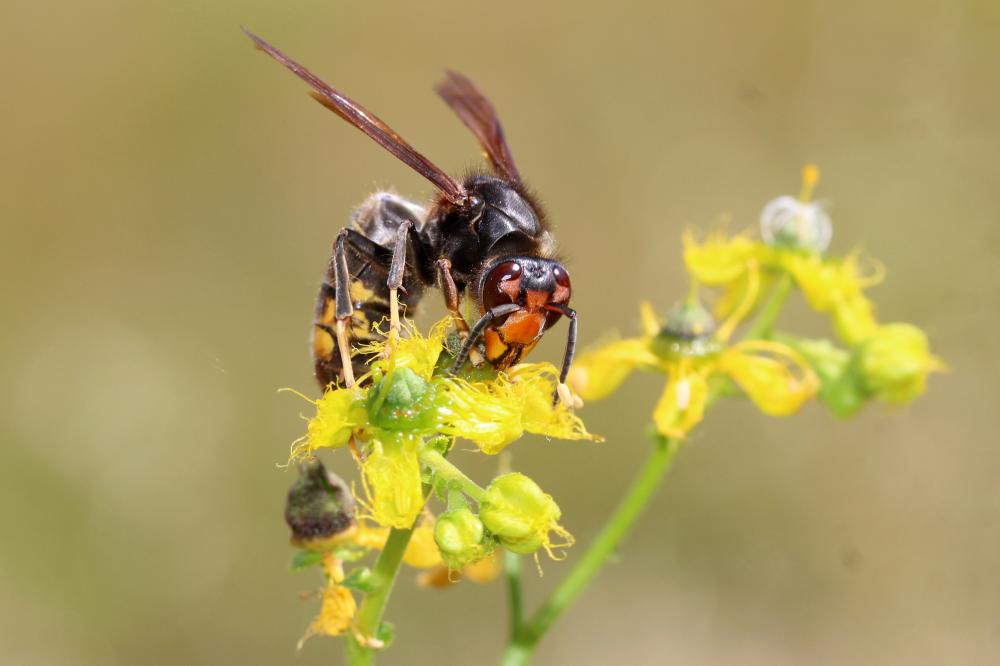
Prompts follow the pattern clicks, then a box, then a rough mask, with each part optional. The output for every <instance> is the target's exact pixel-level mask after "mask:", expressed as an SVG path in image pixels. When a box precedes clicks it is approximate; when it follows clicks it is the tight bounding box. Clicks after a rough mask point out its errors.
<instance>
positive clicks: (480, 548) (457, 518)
mask: <svg viewBox="0 0 1000 666" xmlns="http://www.w3.org/2000/svg"><path fill="white" fill-rule="evenodd" d="M485 534H486V530H485V529H484V527H483V521H481V520H480V519H479V516H477V515H476V514H474V513H472V511H471V510H470V509H469V508H468V507H467V506H466V507H461V508H458V509H449V510H447V511H445V512H444V513H442V514H441V515H440V516H438V519H437V525H435V526H434V542H435V543H436V544H437V547H438V550H439V551H440V552H441V559H442V560H444V563H445V565H446V566H447V567H448V568H449V569H461V568H462V567H464V566H465V565H466V564H471V563H473V562H477V561H479V560H481V559H483V558H484V557H486V556H487V555H488V554H489V551H490V548H489V547H488V546H489V544H488V543H484V541H483V537H484V536H485Z"/></svg>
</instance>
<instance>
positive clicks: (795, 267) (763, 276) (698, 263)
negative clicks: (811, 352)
mask: <svg viewBox="0 0 1000 666" xmlns="http://www.w3.org/2000/svg"><path fill="white" fill-rule="evenodd" d="M818 180H819V171H818V170H817V169H816V167H815V166H813V165H807V166H806V167H805V168H804V169H803V177H802V192H801V193H800V194H799V198H798V199H796V198H794V197H790V196H782V197H778V198H777V199H775V200H773V201H771V202H770V203H768V204H767V205H766V206H765V207H764V210H763V212H762V213H761V222H760V224H761V234H762V236H763V238H764V240H763V241H754V240H752V239H751V238H750V237H749V236H748V235H747V234H740V235H737V236H733V237H726V236H725V235H723V234H720V233H713V234H710V235H709V236H708V237H707V238H705V240H703V241H701V242H698V241H696V240H695V239H694V237H693V236H692V235H691V234H690V233H687V234H685V236H684V261H685V263H686V265H687V269H688V272H689V273H690V274H691V276H692V277H693V278H694V279H695V280H697V281H698V282H700V283H702V284H705V285H708V286H712V287H719V288H721V289H723V296H722V298H720V299H719V301H718V302H717V303H716V308H715V312H716V314H717V315H719V316H728V315H730V314H731V313H732V312H733V311H734V310H735V308H736V307H737V304H738V303H741V302H744V301H745V299H746V295H747V292H748V291H751V287H750V285H749V282H750V281H752V280H753V279H754V273H755V272H758V271H759V272H760V275H758V276H757V277H758V279H759V280H760V281H761V282H763V283H764V284H765V285H766V284H767V283H769V282H770V281H771V280H773V279H774V277H776V276H777V275H780V274H782V273H787V274H788V275H790V276H791V277H792V279H793V280H794V281H795V284H796V286H798V288H799V290H800V291H801V292H802V295H803V297H804V298H805V300H806V302H807V303H808V304H809V307H811V308H812V309H814V310H816V311H817V312H822V313H828V314H829V315H830V316H831V318H832V320H833V325H834V330H835V331H836V332H837V335H838V337H840V338H841V340H843V341H844V342H845V343H847V344H849V345H856V344H858V343H860V342H863V341H864V340H866V339H867V338H869V337H870V336H871V335H873V334H874V333H875V331H876V330H877V329H878V323H877V322H876V319H875V308H874V305H873V304H872V303H871V301H870V300H869V299H868V298H867V297H866V296H865V294H864V290H865V289H867V288H869V287H871V286H873V285H875V284H878V283H879V282H881V280H882V278H883V275H884V271H883V269H882V267H881V265H880V264H877V263H874V266H873V270H872V271H871V272H870V273H868V274H866V273H865V272H863V271H862V269H861V266H860V262H859V258H858V255H857V253H851V254H849V255H847V256H846V257H841V258H836V257H825V256H824V255H823V252H824V251H825V250H826V248H827V246H828V245H829V243H830V237H831V233H832V232H831V226H830V219H829V216H828V215H827V214H826V212H825V211H824V210H823V207H822V205H820V204H819V203H815V202H811V201H810V198H811V195H812V190H813V188H814V187H815V185H816V183H817V181H818ZM765 292H766V290H765V289H762V290H759V291H758V292H757V295H760V294H763V293H765ZM755 305H756V298H755V299H754V300H753V302H752V303H751V309H752V307H753V306H755Z"/></svg>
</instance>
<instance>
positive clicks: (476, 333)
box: [449, 303, 521, 375]
mask: <svg viewBox="0 0 1000 666" xmlns="http://www.w3.org/2000/svg"><path fill="white" fill-rule="evenodd" d="M520 309H521V306H520V305H518V304H517V303H504V304H503V305H498V306H496V307H495V308H492V309H490V310H488V311H487V312H486V314H484V315H483V316H482V317H480V318H479V321H477V322H476V324H475V325H474V326H473V327H472V330H471V331H469V335H468V337H467V338H465V342H464V343H463V344H462V348H461V349H460V350H459V351H458V354H456V355H455V364H454V365H452V366H451V370H450V371H449V372H450V374H452V375H454V374H456V373H458V371H459V370H461V369H462V366H463V365H465V362H466V361H467V360H468V359H469V354H470V353H471V352H472V350H473V349H475V346H476V343H477V342H478V341H479V338H480V337H481V336H482V335H483V331H485V330H486V327H487V326H489V324H490V322H491V321H493V320H494V319H496V318H497V317H502V316H504V315H505V314H510V313H512V312H516V311H517V310H520Z"/></svg>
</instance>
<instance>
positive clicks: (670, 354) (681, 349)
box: [651, 299, 718, 359]
mask: <svg viewBox="0 0 1000 666" xmlns="http://www.w3.org/2000/svg"><path fill="white" fill-rule="evenodd" d="M714 333H715V319H714V318H713V317H712V315H711V313H710V312H709V311H708V310H706V309H705V306H703V305H702V304H701V302H700V301H698V300H697V299H691V300H687V301H683V302H681V303H678V304H676V305H675V306H674V307H672V308H670V310H669V311H668V312H667V318H666V321H665V322H664V324H663V328H662V329H661V330H660V333H659V334H658V335H657V336H656V337H655V338H653V341H652V344H651V348H652V350H653V353H654V354H656V355H657V356H659V357H660V358H665V359H678V358H683V357H692V356H694V357H701V356H707V355H709V354H711V353H713V352H715V351H718V344H717V343H716V342H715V341H714V340H713V339H712V335H713V334H714Z"/></svg>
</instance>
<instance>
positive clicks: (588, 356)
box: [567, 338, 659, 400]
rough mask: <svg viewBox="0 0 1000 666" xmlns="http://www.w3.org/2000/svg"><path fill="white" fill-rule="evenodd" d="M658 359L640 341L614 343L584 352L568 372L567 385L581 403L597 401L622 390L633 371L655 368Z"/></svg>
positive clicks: (637, 339)
mask: <svg viewBox="0 0 1000 666" xmlns="http://www.w3.org/2000/svg"><path fill="white" fill-rule="evenodd" d="M657 365H659V358H658V357H657V356H656V355H655V354H654V353H653V352H652V351H651V350H650V348H649V341H648V340H646V339H643V338H626V339H624V340H615V341H614V342H609V343H607V344H605V345H603V346H600V347H597V348H595V349H592V350H589V351H586V352H584V353H582V354H580V356H578V357H577V358H576V360H575V361H574V362H573V367H572V368H570V371H569V378H568V380H567V383H568V384H569V385H570V387H572V389H573V390H574V391H576V392H577V393H578V394H579V395H580V397H581V398H583V399H584V400H600V399H601V398H604V397H606V396H608V395H610V394H611V393H612V392H613V391H614V390H615V389H617V388H618V387H619V386H621V383H622V382H623V381H625V378H626V377H628V376H629V374H630V373H631V372H632V371H633V370H635V369H636V368H655V367H657Z"/></svg>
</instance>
